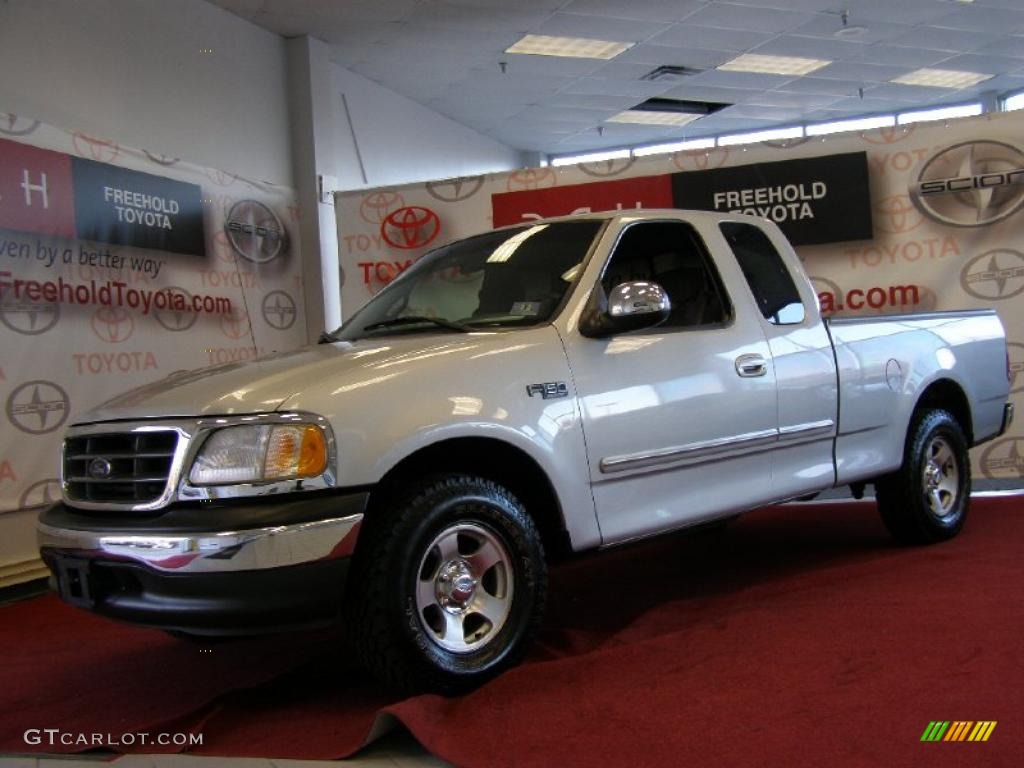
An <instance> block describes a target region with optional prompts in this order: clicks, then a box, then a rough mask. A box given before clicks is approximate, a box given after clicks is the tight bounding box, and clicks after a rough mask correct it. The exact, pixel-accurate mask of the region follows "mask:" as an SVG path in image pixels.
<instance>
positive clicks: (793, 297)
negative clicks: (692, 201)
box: [719, 221, 807, 325]
mask: <svg viewBox="0 0 1024 768" xmlns="http://www.w3.org/2000/svg"><path fill="white" fill-rule="evenodd" d="M719 226H720V228H721V231H722V234H723V235H724V236H725V240H726V242H727V243H729V247H730V248H731V249H732V252H733V255H734V256H735V257H736V261H737V262H739V265H740V269H741V270H742V272H743V276H744V277H745V278H746V280H747V285H749V286H750V292H751V293H752V294H753V295H754V301H755V302H757V307H758V309H760V310H761V315H762V317H764V319H765V320H767V321H768V322H769V323H771V324H772V325H799V324H800V323H802V322H803V321H804V318H805V317H806V316H807V310H806V307H804V304H803V301H801V299H800V292H799V291H798V290H797V287H796V283H795V282H793V276H792V275H791V274H790V273H789V269H788V268H787V267H786V262H785V261H783V260H782V256H781V255H780V254H779V251H778V250H777V249H776V248H775V245H774V244H773V243H772V241H771V240H770V239H769V238H768V235H767V234H765V232H764V230H763V229H761V228H760V227H758V226H757V225H755V224H749V223H747V222H745V221H726V222H723V223H722V224H721V225H719Z"/></svg>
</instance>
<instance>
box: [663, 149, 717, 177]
mask: <svg viewBox="0 0 1024 768" xmlns="http://www.w3.org/2000/svg"><path fill="white" fill-rule="evenodd" d="M728 159H729V148H728V147H717V148H715V149H683V150H680V151H679V152H673V153H672V162H673V163H675V166H676V168H678V169H679V170H680V171H705V170H707V169H708V168H721V167H722V166H723V165H725V161H726V160H728Z"/></svg>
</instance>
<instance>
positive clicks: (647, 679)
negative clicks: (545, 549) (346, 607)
mask: <svg viewBox="0 0 1024 768" xmlns="http://www.w3.org/2000/svg"><path fill="white" fill-rule="evenodd" d="M1022 504H1024V501H1022V500H1021V499H999V500H995V499H983V500H975V501H974V505H973V508H972V516H971V519H970V520H969V521H968V523H967V527H966V528H965V530H964V532H963V534H961V536H960V537H959V538H957V539H956V540H954V541H952V542H948V543H946V544H942V545H939V546H935V547H929V548H923V549H903V548H899V547H897V546H895V545H893V544H892V543H890V540H889V539H888V537H887V535H886V534H885V532H884V530H883V529H882V526H881V523H880V522H879V521H878V518H877V514H876V513H875V511H874V508H873V506H870V505H854V504H848V505H803V506H799V507H786V508H779V509H771V510H765V511H760V512H756V513H752V514H750V515H748V516H746V517H745V518H743V519H741V520H740V521H738V522H737V523H736V524H734V525H733V526H732V527H730V528H728V529H726V530H724V531H718V532H709V533H703V534H696V535H691V536H673V537H669V538H666V539H661V540H657V541H652V542H650V543H647V544H643V545H637V546H634V547H630V548H628V549H624V550H620V551H615V552H610V553H606V554H603V555H599V556H593V557H587V558H584V559H581V560H578V561H575V562H573V563H570V564H567V565H563V566H561V567H559V568H558V569H556V570H555V572H554V573H553V574H552V595H551V601H550V608H549V612H548V621H547V624H546V629H545V630H544V632H543V633H542V637H541V642H540V645H539V647H538V648H537V649H536V650H535V652H534V653H533V655H532V656H531V658H530V660H529V661H528V662H527V663H525V664H523V665H522V666H520V667H518V668H516V669H514V670H512V671H511V672H509V673H507V674H505V675H504V676H502V677H501V678H499V679H497V680H495V681H494V682H492V683H491V684H489V685H487V686H485V687H484V688H482V689H480V690H478V691H476V692H475V693H473V694H470V695H468V696H464V697H461V698H456V699H442V698H439V697H434V696H421V697H416V698H413V699H408V700H406V701H401V702H397V703H395V702H391V701H389V700H388V699H387V698H386V697H384V696H382V695H381V694H380V693H379V692H378V691H377V690H376V689H375V687H374V686H373V684H372V683H371V682H369V681H368V680H366V678H365V677H364V676H363V675H362V674H360V673H358V672H356V671H353V670H352V669H350V668H348V667H347V666H346V665H345V663H344V659H342V658H341V651H340V649H339V647H338V645H337V642H336V638H335V637H333V636H332V635H331V634H330V633H322V634H318V635H306V636H289V637H277V638H266V639H262V640H246V641H239V642H233V643H228V644H222V645H216V646H213V650H212V653H200V652H199V650H198V649H197V648H195V647H190V646H188V645H184V644H181V643H178V642H177V641H174V640H172V639H170V638H165V637H164V636H163V635H161V634H159V633H156V632H151V631H147V630H139V629H134V628H130V627H124V626H120V625H115V624H112V623H109V622H106V621H103V620H100V619H97V618H94V617H92V616H90V615H88V614H86V613H83V612H81V611H77V610H74V609H72V608H68V607H66V606H63V605H61V604H60V603H58V602H56V601H55V600H54V599H52V598H50V597H47V598H41V599H37V600H32V601H28V602H25V603H20V604H16V605H12V606H8V607H6V608H3V609H0V643H2V648H3V649H4V653H3V655H2V657H0V702H2V704H3V707H2V710H0V751H5V752H29V751H32V750H33V749H35V750H36V751H51V752H54V751H60V750H59V749H57V748H54V747H45V749H44V748H43V747H35V748H33V747H30V746H27V745H25V744H24V742H23V739H22V734H23V732H24V730H25V729H26V728H55V727H59V728H61V729H62V730H63V731H66V732H85V733H92V732H102V733H108V732H113V733H115V734H118V733H123V732H138V731H149V732H157V731H165V732H176V731H181V730H186V731H193V732H202V734H203V739H204V745H203V747H201V748H199V749H196V750H194V751H195V752H197V753H199V754H211V755H237V756H265V757H294V758H336V757H341V756H345V755H349V754H351V753H352V752H354V751H355V750H357V749H358V748H359V747H360V745H361V744H362V743H363V741H364V739H365V738H366V735H367V733H368V732H369V729H370V727H371V725H372V724H373V722H374V719H375V716H376V714H377V713H378V711H383V712H386V713H390V714H393V715H394V716H396V717H397V718H399V719H400V720H401V721H402V722H403V723H404V724H405V725H406V726H408V727H409V729H410V730H411V731H412V732H413V734H414V735H415V736H416V737H417V738H418V739H419V740H420V741H421V742H422V743H423V744H424V745H425V746H426V747H427V749H429V750H430V751H431V752H434V753H435V754H437V755H439V756H440V757H442V758H444V759H445V760H448V761H450V762H452V763H454V764H456V765H459V766H466V767H467V768H468V767H470V766H474V767H475V766H480V767H481V768H483V767H486V768H498V767H500V766H510V767H511V766H516V767H517V768H519V767H524V768H525V767H527V766H538V768H539V767H540V766H544V767H545V768H547V766H552V765H559V764H561V765H583V764H586V765H630V766H676V765H686V764H689V765H695V766H704V765H823V764H824V765H829V766H879V765H885V766H917V765H926V764H927V765H939V766H943V765H950V766H953V765H956V766H970V765H985V766H994V765H1007V766H1009V765H1015V766H1016V765H1020V764H1021V758H1022V756H1024V688H1022V684H1024V642H1022V637H1024V597H1022V594H1021V591H1022V587H1024V558H1022V556H1021V549H1022V545H1024V508H1022ZM931 720H974V721H976V720H995V721H997V722H998V725H997V726H996V728H995V729H994V731H993V732H992V735H991V737H990V739H989V741H988V742H985V743H969V742H964V743H949V742H940V743H921V742H920V738H921V735H922V733H923V732H924V730H925V727H926V726H927V725H928V722H929V721H931ZM165 749H170V748H165ZM66 751H73V748H67V750H66ZM135 751H160V750H159V749H154V748H153V747H146V748H145V749H137V750H135Z"/></svg>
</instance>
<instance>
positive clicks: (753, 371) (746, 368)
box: [736, 355, 768, 379]
mask: <svg viewBox="0 0 1024 768" xmlns="http://www.w3.org/2000/svg"><path fill="white" fill-rule="evenodd" d="M736 373H738V374H739V375H740V376H742V377H743V378H744V379H753V378H755V377H757V376H764V375H765V374H766V373H768V362H767V361H766V360H765V359H764V358H763V357H761V355H740V356H739V357H737V358H736Z"/></svg>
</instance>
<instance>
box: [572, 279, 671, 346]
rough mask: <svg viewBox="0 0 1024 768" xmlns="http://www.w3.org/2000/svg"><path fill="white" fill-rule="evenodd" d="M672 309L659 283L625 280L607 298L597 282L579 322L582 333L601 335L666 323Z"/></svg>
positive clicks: (597, 336)
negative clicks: (626, 281)
mask: <svg viewBox="0 0 1024 768" xmlns="http://www.w3.org/2000/svg"><path fill="white" fill-rule="evenodd" d="M595 299H596V301H595ZM671 312H672V302H671V300H670V299H669V297H668V293H666V291H665V289H664V288H662V287H661V286H660V285H658V284H657V283H652V282H650V281H647V280H633V281H631V282H628V283H622V284H620V285H617V286H615V287H614V288H612V290H611V292H610V293H609V295H608V296H607V297H605V295H604V290H603V289H602V288H601V286H600V284H598V285H597V286H595V288H594V294H593V295H592V296H591V301H590V302H589V303H588V307H587V311H586V312H584V315H583V318H582V319H581V321H580V333H582V334H583V335H584V336H589V337H591V338H599V337H601V336H611V335H612V334H615V333H625V332H626V331H635V330H638V329H640V328H653V327H654V326H656V325H659V324H661V323H663V322H665V320H667V319H668V316H669V314H670V313H671Z"/></svg>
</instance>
